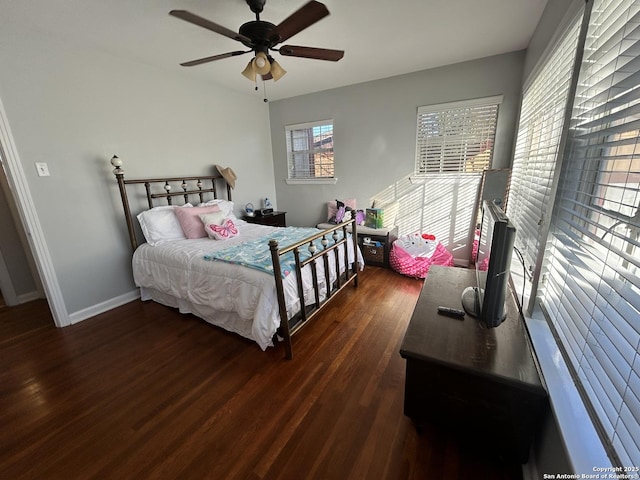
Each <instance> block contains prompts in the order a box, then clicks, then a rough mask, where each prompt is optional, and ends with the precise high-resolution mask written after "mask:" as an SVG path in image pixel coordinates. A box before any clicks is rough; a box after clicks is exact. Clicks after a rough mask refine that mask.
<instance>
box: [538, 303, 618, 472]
mask: <svg viewBox="0 0 640 480" xmlns="http://www.w3.org/2000/svg"><path fill="white" fill-rule="evenodd" d="M525 321H526V324H527V328H528V329H529V335H530V337H531V343H532V344H533V349H534V351H535V355H536V358H537V360H538V364H539V365H540V370H542V376H543V378H544V382H545V385H546V388H547V391H548V393H549V402H550V404H551V410H552V411H553V416H554V417H555V420H556V424H557V425H558V431H559V432H560V438H561V439H562V441H563V442H564V445H565V449H566V452H567V457H568V459H569V463H570V465H571V467H572V470H573V471H572V473H574V474H577V475H582V474H585V475H594V473H597V472H595V471H594V468H596V467H597V468H608V467H612V464H611V460H610V459H609V457H608V456H607V453H606V451H605V449H604V446H603V445H602V442H601V441H600V437H599V436H598V433H597V432H596V429H595V427H594V426H593V422H592V421H591V418H590V417H589V413H588V412H587V409H586V407H585V405H584V403H583V401H582V398H580V393H579V392H578V389H577V388H576V385H575V383H574V381H573V379H572V378H571V374H570V373H569V368H568V367H567V365H566V363H565V361H564V358H563V357H562V354H561V353H560V350H559V348H558V344H557V343H556V340H555V339H554V338H553V334H552V333H551V329H550V328H549V325H548V324H547V321H546V320H545V319H544V318H543V317H542V312H536V313H534V318H526V320H525ZM609 471H610V472H611V471H613V470H609ZM545 473H556V472H545ZM600 478H604V477H602V476H601V477H600Z"/></svg>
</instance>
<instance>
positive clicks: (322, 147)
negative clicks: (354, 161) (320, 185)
mask: <svg viewBox="0 0 640 480" xmlns="http://www.w3.org/2000/svg"><path fill="white" fill-rule="evenodd" d="M285 134H286V137H287V164H288V170H289V179H296V180H305V179H308V180H310V179H322V178H333V176H334V157H333V120H323V121H319V122H311V123H304V124H298V125H288V126H286V127H285Z"/></svg>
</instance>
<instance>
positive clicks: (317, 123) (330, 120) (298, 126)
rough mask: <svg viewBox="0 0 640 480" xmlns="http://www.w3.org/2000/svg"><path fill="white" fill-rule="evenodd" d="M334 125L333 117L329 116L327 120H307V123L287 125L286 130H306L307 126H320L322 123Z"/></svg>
mask: <svg viewBox="0 0 640 480" xmlns="http://www.w3.org/2000/svg"><path fill="white" fill-rule="evenodd" d="M328 124H331V125H333V118H328V119H326V120H316V121H315V122H305V123H296V124H293V125H285V126H284V131H285V132H289V131H291V130H304V129H306V128H312V127H320V126H322V125H328Z"/></svg>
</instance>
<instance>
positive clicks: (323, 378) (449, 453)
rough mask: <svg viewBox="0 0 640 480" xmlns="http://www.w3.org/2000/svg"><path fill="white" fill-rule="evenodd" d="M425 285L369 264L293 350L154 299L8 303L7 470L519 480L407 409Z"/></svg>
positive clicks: (0, 313) (3, 397) (93, 475)
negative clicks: (58, 305) (92, 307)
mask: <svg viewBox="0 0 640 480" xmlns="http://www.w3.org/2000/svg"><path fill="white" fill-rule="evenodd" d="M421 285H422V282H421V281H419V280H414V279H409V278H406V277H402V276H400V275H398V274H396V273H395V272H393V271H391V270H386V269H382V268H375V267H367V268H366V269H365V271H364V273H363V276H362V278H361V282H360V286H359V287H357V288H348V289H347V290H346V292H344V293H343V294H341V295H340V296H339V297H338V298H336V299H335V300H333V302H332V304H330V306H329V307H328V309H327V310H326V311H325V313H324V314H322V315H321V316H319V317H317V318H316V319H314V321H313V322H312V323H311V324H310V325H309V326H307V327H306V328H305V329H303V330H302V331H301V332H300V333H299V334H298V335H297V336H296V337H294V341H293V348H294V359H293V360H291V361H287V360H285V359H284V352H283V349H282V347H280V348H272V349H269V350H267V351H266V352H262V351H261V350H260V349H259V348H258V347H257V346H256V345H255V344H254V343H251V342H248V341H245V340H243V339H241V338H240V337H237V336H235V335H232V334H228V333H226V332H224V331H222V330H220V329H218V328H215V327H212V326H210V325H207V324H206V323H204V322H202V321H200V320H198V319H196V318H195V317H192V316H187V315H181V314H179V313H177V312H176V311H174V310H172V309H169V308H166V307H163V306H161V305H157V304H154V303H142V302H140V301H136V302H132V303H129V304H127V305H124V306H122V307H119V308H117V309H114V310H112V311H110V312H107V313H104V314H102V315H99V316H97V317H95V318H93V319H90V320H86V321H84V322H81V323H79V324H77V325H73V326H70V327H66V328H63V329H58V328H55V327H54V326H53V321H52V319H51V317H50V314H49V313H48V309H47V305H46V303H45V302H42V301H37V302H31V303H29V304H26V305H22V306H19V307H11V308H5V309H1V310H0V366H1V368H0V478H1V479H29V478H32V479H46V480H50V479H65V480H69V479H119V480H125V479H146V478H158V479H177V478H180V479H215V480H218V479H236V478H238V479H260V478H266V479H286V480H290V479H296V480H297V479H341V480H344V479H373V480H375V479H471V478H473V479H492V480H494V479H520V478H521V477H522V474H521V468H520V465H518V464H513V463H505V462H502V461H500V460H493V459H489V458H486V457H485V456H484V455H482V454H480V453H477V452H476V451H475V449H473V448H470V447H463V446H461V445H459V444H458V442H457V441H456V439H454V438H452V437H450V436H449V435H448V434H447V432H446V431H436V430H434V429H429V428H425V429H423V430H422V431H421V432H420V433H418V432H417V431H416V429H415V427H414V425H413V424H412V423H411V421H410V420H409V419H408V418H407V417H405V416H404V415H403V394H404V392H403V388H404V368H405V362H404V360H403V359H402V358H401V357H400V354H399V353H398V352H399V348H400V343H401V342H402V338H403V335H404V332H405V329H406V327H407V324H408V322H409V319H410V317H411V313H412V311H413V307H414V305H415V303H416V300H417V297H418V294H419V292H420V288H421Z"/></svg>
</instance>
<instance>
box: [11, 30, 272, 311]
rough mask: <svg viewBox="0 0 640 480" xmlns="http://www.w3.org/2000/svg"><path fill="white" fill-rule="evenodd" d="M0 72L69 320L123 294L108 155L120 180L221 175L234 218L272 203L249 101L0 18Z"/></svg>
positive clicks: (267, 160) (263, 117) (255, 113)
mask: <svg viewBox="0 0 640 480" xmlns="http://www.w3.org/2000/svg"><path fill="white" fill-rule="evenodd" d="M0 65H2V68H1V69H0V99H2V102H3V104H4V108H5V112H6V115H7V118H8V121H9V125H10V128H11V131H12V133H13V138H14V139H15V143H16V147H17V153H18V156H19V159H20V161H21V164H22V167H23V169H24V172H25V174H26V181H27V183H28V188H29V191H30V194H31V196H32V197H33V202H34V204H35V209H36V211H37V217H38V220H39V222H40V223H41V225H42V229H43V232H44V237H45V242H46V245H47V247H48V250H49V252H50V255H51V261H52V264H53V268H54V270H55V276H56V278H57V280H58V282H59V284H60V290H61V293H62V296H63V299H64V304H65V306H66V310H67V311H68V312H69V313H70V314H71V315H72V316H73V315H74V314H75V316H76V317H78V316H80V317H81V316H82V312H84V311H87V309H90V308H91V307H92V306H94V305H97V304H101V303H103V302H108V301H109V300H110V299H113V298H116V297H120V296H122V295H125V294H127V293H128V292H132V291H134V285H133V282H132V279H131V268H130V258H131V252H130V247H129V243H128V240H127V236H126V226H125V223H124V220H123V217H122V214H121V211H122V207H121V204H120V199H119V196H118V193H117V187H116V184H115V179H114V177H113V175H112V174H111V170H112V167H111V166H110V165H109V159H110V158H111V156H112V155H113V154H117V155H118V156H120V157H121V158H122V159H123V160H124V162H125V163H124V170H125V174H126V176H127V178H136V177H138V178H139V177H149V176H162V175H180V174H193V175H197V174H211V173H213V168H214V167H213V166H214V165H215V164H221V165H223V166H230V167H232V168H233V169H234V171H235V172H236V174H237V175H238V181H237V185H236V190H235V191H234V200H235V203H236V206H237V208H236V210H237V212H239V211H240V207H241V206H242V205H244V204H245V203H247V202H252V203H254V204H257V203H258V202H259V200H260V197H262V196H265V195H267V196H269V197H270V198H274V199H275V198H276V195H275V187H274V180H273V169H272V158H271V143H270V142H271V140H270V135H269V122H268V107H267V106H266V105H265V104H264V103H263V102H262V101H261V100H260V99H256V98H255V97H250V96H244V95H241V94H238V93H235V92H232V91H228V90H226V89H223V88H221V87H219V86H216V85H212V84H207V83H200V82H195V81H190V80H187V79H186V78H185V77H186V76H183V75H180V73H179V72H174V71H162V70H158V69H156V68H153V67H150V66H147V65H144V64H139V63H132V62H129V61H126V60H122V59H119V58H115V57H113V56H110V55H108V54H105V53H103V52H100V51H95V50H90V49H88V48H86V47H84V46H83V45H75V44H69V43H66V42H64V41H60V40H58V39H56V38H51V37H47V36H45V35H43V34H40V33H39V32H35V31H26V30H19V29H16V28H14V27H12V26H11V25H9V24H3V23H2V20H1V18H0ZM238 81H242V78H240V77H239V80H238ZM35 162H47V164H48V166H49V170H50V172H51V176H50V177H38V176H37V175H36V169H35V167H34V163H35Z"/></svg>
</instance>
